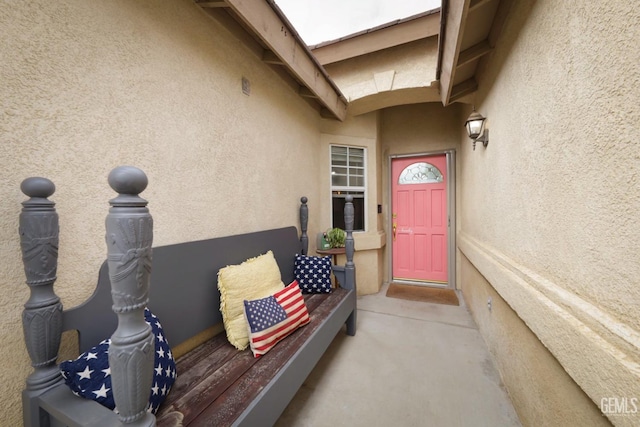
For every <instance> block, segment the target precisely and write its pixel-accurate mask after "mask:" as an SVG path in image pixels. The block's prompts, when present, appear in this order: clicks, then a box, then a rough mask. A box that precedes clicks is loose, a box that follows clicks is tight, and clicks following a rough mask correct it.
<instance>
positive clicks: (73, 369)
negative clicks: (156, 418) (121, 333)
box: [60, 308, 176, 414]
mask: <svg viewBox="0 0 640 427" xmlns="http://www.w3.org/2000/svg"><path fill="white" fill-rule="evenodd" d="M144 319H145V320H146V322H147V323H148V324H149V325H150V326H151V331H152V333H153V335H154V336H155V358H154V365H153V366H154V368H155V369H154V372H153V383H152V384H151V390H150V391H149V406H148V407H147V410H148V411H150V412H152V413H153V414H155V413H156V412H157V410H158V408H159V407H160V405H161V404H162V402H164V399H165V398H166V397H167V394H169V390H171V386H172V385H173V383H174V382H175V380H176V362H175V360H174V359H173V355H172V354H171V348H170V347H169V343H168V342H167V339H166V338H165V337H164V332H163V330H162V326H161V325H160V322H159V320H158V318H157V317H156V316H155V315H154V314H153V313H151V311H149V309H148V308H145V309H144ZM110 344H111V340H110V339H106V340H103V341H102V342H101V343H100V344H98V345H97V346H95V347H92V348H91V349H90V350H89V351H87V352H85V353H82V354H81V355H80V356H79V357H78V358H77V359H75V360H67V361H66V362H62V363H61V364H60V371H62V377H63V378H64V381H65V383H66V384H67V385H68V386H69V388H70V389H71V391H72V392H73V394H75V395H76V396H80V397H84V398H86V399H91V400H95V401H96V402H98V403H100V404H101V405H103V406H106V407H107V408H109V409H114V408H115V406H116V404H115V401H114V400H113V392H112V391H111V369H110V368H109V345H110Z"/></svg>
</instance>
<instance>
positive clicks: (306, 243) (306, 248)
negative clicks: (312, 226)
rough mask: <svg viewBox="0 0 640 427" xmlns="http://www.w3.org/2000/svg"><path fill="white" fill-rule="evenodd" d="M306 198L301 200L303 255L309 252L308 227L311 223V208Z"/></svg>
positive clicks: (301, 242)
mask: <svg viewBox="0 0 640 427" xmlns="http://www.w3.org/2000/svg"><path fill="white" fill-rule="evenodd" d="M308 200H309V199H307V198H306V197H301V198H300V203H302V204H301V205H300V244H301V246H302V255H306V254H307V252H308V251H309V236H308V235H307V225H308V223H309V207H308V206H307V201H308Z"/></svg>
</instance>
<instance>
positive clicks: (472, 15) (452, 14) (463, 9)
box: [436, 0, 513, 105]
mask: <svg viewBox="0 0 640 427" xmlns="http://www.w3.org/2000/svg"><path fill="white" fill-rule="evenodd" d="M512 3H513V0H442V14H441V17H442V18H441V30H440V43H439V45H440V46H439V49H438V68H437V71H436V79H437V80H438V81H439V82H440V83H439V86H440V88H439V89H440V100H441V102H442V104H443V105H448V104H450V103H452V102H456V101H464V100H465V99H468V98H470V97H471V96H472V94H473V93H475V92H476V91H477V89H478V81H477V73H478V71H479V70H480V69H481V68H482V67H481V63H482V61H483V60H484V58H485V57H486V56H487V55H488V54H489V53H491V52H492V50H493V48H494V47H495V45H496V42H497V40H498V38H499V36H500V33H501V32H502V27H503V25H504V22H505V20H506V17H507V14H508V12H509V9H510V8H511V4H512Z"/></svg>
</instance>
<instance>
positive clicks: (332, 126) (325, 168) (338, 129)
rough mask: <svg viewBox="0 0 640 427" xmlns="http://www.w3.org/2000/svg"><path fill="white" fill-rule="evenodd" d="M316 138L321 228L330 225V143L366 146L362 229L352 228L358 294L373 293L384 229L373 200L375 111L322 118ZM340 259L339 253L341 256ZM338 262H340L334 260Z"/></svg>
mask: <svg viewBox="0 0 640 427" xmlns="http://www.w3.org/2000/svg"><path fill="white" fill-rule="evenodd" d="M321 131H322V133H321V135H320V142H321V145H322V146H323V154H322V156H321V157H320V158H318V165H319V167H320V171H321V172H320V176H319V179H318V182H319V184H320V188H321V191H322V194H323V195H322V198H323V199H324V200H323V206H324V208H323V209H322V212H321V213H320V215H319V218H320V224H324V227H321V229H327V228H329V227H331V158H330V146H331V145H345V146H351V147H360V148H364V149H365V150H366V155H367V157H366V168H367V170H366V178H365V179H366V188H367V192H366V194H365V203H366V205H365V229H366V230H365V231H364V232H355V233H354V234H353V238H354V241H355V248H356V254H355V256H354V262H355V264H356V282H357V283H358V295H366V294H372V293H376V292H378V291H379V290H380V285H381V282H380V280H379V272H380V271H381V269H382V265H380V264H379V263H378V256H377V253H378V251H379V250H380V249H381V248H382V246H384V232H383V230H382V229H381V228H380V226H379V221H378V217H379V214H378V213H377V204H378V203H380V199H379V198H378V193H379V185H378V177H379V158H380V154H379V152H380V146H379V144H378V114H377V113H369V114H363V115H360V116H356V117H353V116H349V117H348V118H347V120H345V121H344V122H336V121H335V120H334V121H329V120H323V121H322V123H321ZM341 258H342V259H344V258H343V257H341ZM338 262H341V261H340V260H338Z"/></svg>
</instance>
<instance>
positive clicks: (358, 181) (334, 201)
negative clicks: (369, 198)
mask: <svg viewBox="0 0 640 427" xmlns="http://www.w3.org/2000/svg"><path fill="white" fill-rule="evenodd" d="M365 155H366V151H365V149H364V148H358V147H347V146H340V145H332V146H331V207H332V226H333V227H337V228H342V229H343V230H344V228H345V224H344V205H345V203H346V201H345V197H346V196H347V195H349V194H350V195H352V196H353V207H354V210H355V218H354V223H353V229H354V231H364V230H365V222H364V218H365V212H364V207H365V192H366V186H365V176H366V161H365V159H366V156H365Z"/></svg>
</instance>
